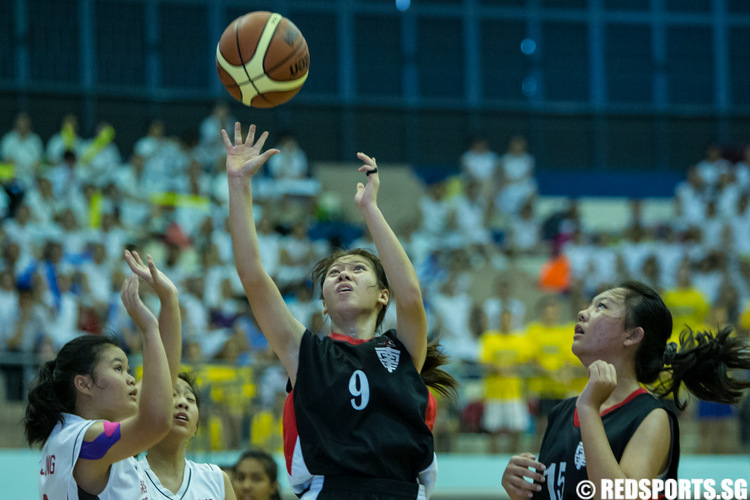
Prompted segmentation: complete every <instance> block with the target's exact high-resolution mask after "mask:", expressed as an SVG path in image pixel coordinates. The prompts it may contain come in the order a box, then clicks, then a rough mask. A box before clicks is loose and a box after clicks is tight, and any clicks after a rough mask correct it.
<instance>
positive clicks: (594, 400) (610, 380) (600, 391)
mask: <svg viewBox="0 0 750 500" xmlns="http://www.w3.org/2000/svg"><path fill="white" fill-rule="evenodd" d="M588 371H589V381H588V382H587V383H586V387H584V388H583V392H581V395H580V396H578V401H576V406H577V407H579V408H581V407H582V406H588V407H590V408H594V409H596V411H597V412H598V411H599V409H600V407H601V406H602V404H604V402H605V401H606V400H607V398H608V397H609V396H610V395H611V394H612V392H613V391H614V390H615V388H616V387H617V370H616V369H615V367H614V365H612V364H610V363H607V362H606V361H602V360H601V359H598V360H596V361H594V362H593V363H591V364H590V365H589V368H588Z"/></svg>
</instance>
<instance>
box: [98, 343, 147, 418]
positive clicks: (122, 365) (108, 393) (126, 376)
mask: <svg viewBox="0 0 750 500" xmlns="http://www.w3.org/2000/svg"><path fill="white" fill-rule="evenodd" d="M129 369H130V367H129V365H128V357H127V356H126V355H125V353H124V352H123V350H122V349H120V348H119V347H115V346H108V347H105V348H103V349H102V352H101V353H100V354H99V362H98V363H97V365H96V367H95V368H94V377H93V378H92V384H91V390H92V391H93V392H92V395H93V396H94V398H95V399H96V401H97V406H98V407H99V408H101V413H102V416H101V418H103V419H106V420H110V421H112V422H117V421H120V420H122V419H124V418H127V417H129V416H131V415H134V414H135V413H137V412H138V389H137V388H136V385H135V378H134V377H133V376H132V375H131V374H130V371H129Z"/></svg>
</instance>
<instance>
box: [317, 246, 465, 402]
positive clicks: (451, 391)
mask: <svg viewBox="0 0 750 500" xmlns="http://www.w3.org/2000/svg"><path fill="white" fill-rule="evenodd" d="M347 255H358V256H360V257H364V258H366V259H367V260H369V261H370V262H372V266H373V270H374V271H375V276H376V277H377V280H378V287H379V288H380V289H381V290H383V289H387V290H388V292H389V297H392V296H393V290H392V289H391V285H390V284H389V283H388V277H387V276H386V274H385V269H384V268H383V264H382V262H381V261H380V258H379V257H378V256H377V255H375V254H373V253H372V252H370V251H368V250H365V249H364V248H355V249H352V250H336V251H335V252H333V253H332V254H331V255H329V256H328V257H326V258H324V259H321V260H319V261H318V262H317V263H316V264H315V266H314V267H313V270H312V282H313V285H314V286H317V287H318V289H319V290H320V298H321V299H322V298H323V282H324V281H325V279H326V274H328V269H329V268H330V267H331V266H332V265H333V263H334V262H336V261H337V260H339V259H340V258H342V257H345V256H347ZM387 308H388V304H386V305H384V306H383V307H382V309H380V311H379V312H378V317H377V320H376V322H375V329H376V331H377V330H378V329H379V328H380V326H381V325H382V323H383V319H384V318H385V311H386V309H387ZM445 364H448V356H447V355H446V354H445V353H443V352H442V350H441V349H440V343H439V342H438V341H434V342H430V343H429V344H428V345H427V357H426V358H425V362H424V365H423V366H422V372H421V373H420V375H421V376H422V380H423V381H424V383H425V384H426V385H427V386H428V387H431V388H432V389H434V390H436V391H437V392H439V393H440V394H442V395H444V396H448V397H453V396H455V395H456V394H457V391H458V381H457V380H456V379H455V378H453V376H451V374H449V373H448V372H446V371H445V370H442V369H441V368H440V367H441V366H442V365H445Z"/></svg>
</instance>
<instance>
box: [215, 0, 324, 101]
mask: <svg viewBox="0 0 750 500" xmlns="http://www.w3.org/2000/svg"><path fill="white" fill-rule="evenodd" d="M309 66H310V52H309V51H308V49H307V42H306V41H305V37H303V36H302V33H301V32H300V30H299V29H298V28H297V27H296V26H295V25H294V23H293V22H291V21H290V20H289V19H287V18H285V17H284V16H282V15H281V14H276V13H271V12H263V11H258V12H251V13H249V14H245V15H244V16H241V17H238V18H237V19H235V20H234V21H232V23H231V24H230V25H229V26H227V29H225V30H224V33H223V34H222V35H221V39H220V40H219V44H218V45H217V46H216V69H217V70H218V72H219V78H220V79H221V82H222V83H223V84H224V86H225V87H226V89H227V90H228V91H229V93H230V94H232V97H234V98H235V99H237V100H238V101H240V102H241V103H242V104H244V105H246V106H252V107H255V108H272V107H274V106H278V105H279V104H283V103H285V102H287V101H288V100H289V99H291V98H292V97H294V95H295V94H296V93H297V92H299V90H300V88H302V84H303V83H305V80H306V79H307V71H308V68H309Z"/></svg>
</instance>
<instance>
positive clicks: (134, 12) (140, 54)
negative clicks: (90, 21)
mask: <svg viewBox="0 0 750 500" xmlns="http://www.w3.org/2000/svg"><path fill="white" fill-rule="evenodd" d="M94 9H95V14H94V19H95V21H94V39H95V40H96V41H95V47H96V49H95V52H96V77H97V83H99V84H103V85H112V86H116V87H123V86H141V85H145V84H146V59H147V54H146V34H145V22H146V14H145V7H144V4H143V3H142V2H113V1H100V2H96V3H95V4H94Z"/></svg>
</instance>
